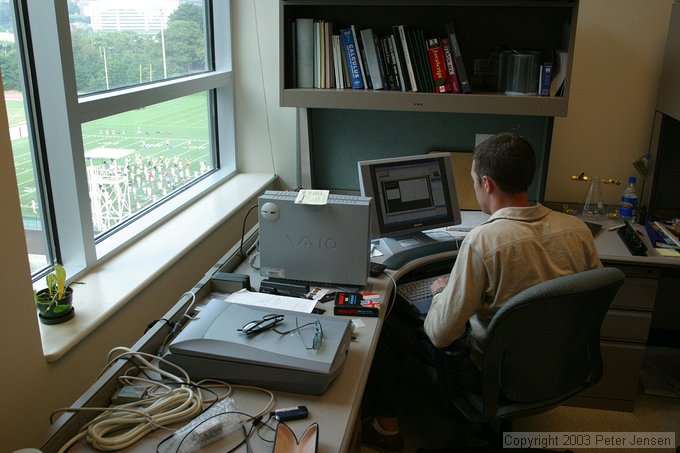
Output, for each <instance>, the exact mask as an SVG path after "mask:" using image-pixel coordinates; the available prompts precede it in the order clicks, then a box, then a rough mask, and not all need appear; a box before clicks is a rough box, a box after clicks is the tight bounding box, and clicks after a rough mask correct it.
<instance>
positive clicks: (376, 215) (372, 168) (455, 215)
mask: <svg viewBox="0 0 680 453" xmlns="http://www.w3.org/2000/svg"><path fill="white" fill-rule="evenodd" d="M419 161H420V162H436V163H437V164H438V165H439V170H440V174H441V177H442V184H443V185H444V196H445V198H446V208H447V209H446V210H447V213H446V215H445V216H441V217H436V218H432V219H429V220H426V221H423V220H422V219H420V220H417V221H413V222H410V223H409V224H399V225H396V226H390V225H386V224H385V222H384V221H383V219H382V214H381V213H382V209H381V206H382V200H381V199H380V197H379V196H378V192H377V187H376V184H377V179H376V177H375V172H376V170H378V169H380V168H383V167H386V166H395V165H404V166H408V165H413V164H414V163H417V162H419ZM357 168H358V171H359V190H360V192H361V195H362V196H366V197H371V198H373V208H372V209H371V216H372V218H371V237H372V238H373V239H378V238H386V237H400V236H407V235H410V234H414V233H422V232H423V231H428V230H433V229H436V228H443V227H447V226H452V225H458V224H460V223H461V222H462V218H461V213H460V208H459V205H458V196H457V192H456V181H455V179H454V174H453V162H452V159H451V155H450V154H448V153H430V154H419V155H412V156H401V157H388V158H383V159H372V160H364V161H359V162H357Z"/></svg>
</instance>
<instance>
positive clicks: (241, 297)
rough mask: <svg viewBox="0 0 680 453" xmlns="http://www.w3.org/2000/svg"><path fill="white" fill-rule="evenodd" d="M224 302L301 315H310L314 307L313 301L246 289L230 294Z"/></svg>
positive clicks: (314, 302)
mask: <svg viewBox="0 0 680 453" xmlns="http://www.w3.org/2000/svg"><path fill="white" fill-rule="evenodd" d="M224 300H226V301H227V302H232V303H234V304H243V305H253V306H255V307H266V308H273V309H276V310H290V311H299V312H302V313H311V312H312V310H313V309H314V306H315V305H316V301H315V300H309V299H302V298H299V297H289V296H278V295H275V294H266V293H254V292H251V291H248V290H247V289H242V290H240V291H238V292H235V293H232V294H230V295H229V296H228V297H227V298H226V299H224Z"/></svg>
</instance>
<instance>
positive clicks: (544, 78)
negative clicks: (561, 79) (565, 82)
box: [538, 61, 553, 96]
mask: <svg viewBox="0 0 680 453" xmlns="http://www.w3.org/2000/svg"><path fill="white" fill-rule="evenodd" d="M552 70H553V62H552V61H546V62H545V63H543V64H542V65H541V68H540V72H539V74H538V95H539V96H550V83H551V82H552Z"/></svg>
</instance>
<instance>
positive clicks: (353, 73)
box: [340, 28, 366, 90]
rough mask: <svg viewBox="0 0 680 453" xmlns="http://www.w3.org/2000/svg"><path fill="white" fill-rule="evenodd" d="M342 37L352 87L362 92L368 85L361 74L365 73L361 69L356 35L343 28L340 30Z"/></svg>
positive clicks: (350, 30)
mask: <svg viewBox="0 0 680 453" xmlns="http://www.w3.org/2000/svg"><path fill="white" fill-rule="evenodd" d="M340 37H341V39H342V45H343V49H344V51H345V58H346V59H347V71H348V73H349V79H350V86H351V87H352V88H354V89H357V90H361V89H363V88H364V87H365V86H366V85H365V84H364V77H363V76H362V74H361V73H362V72H363V70H362V68H361V57H360V56H359V53H358V52H357V50H358V49H357V44H356V40H355V39H354V33H352V29H351V28H343V29H341V30H340Z"/></svg>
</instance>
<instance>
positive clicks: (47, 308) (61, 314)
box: [36, 288, 75, 325]
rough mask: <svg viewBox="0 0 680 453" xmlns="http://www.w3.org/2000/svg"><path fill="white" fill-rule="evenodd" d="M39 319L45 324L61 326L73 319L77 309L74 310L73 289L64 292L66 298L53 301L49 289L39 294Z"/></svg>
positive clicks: (37, 303) (37, 304)
mask: <svg viewBox="0 0 680 453" xmlns="http://www.w3.org/2000/svg"><path fill="white" fill-rule="evenodd" d="M36 306H37V307H38V312H39V313H38V318H40V322H41V323H43V324H48V325H52V324H60V323H62V322H66V321H68V320H69V319H71V318H73V316H74V315H75V309H74V308H73V288H66V290H64V297H63V298H61V299H59V300H56V301H53V300H52V298H51V297H50V295H49V291H48V290H47V289H41V290H40V291H38V292H37V302H36Z"/></svg>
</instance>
